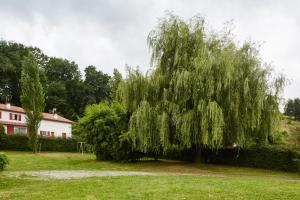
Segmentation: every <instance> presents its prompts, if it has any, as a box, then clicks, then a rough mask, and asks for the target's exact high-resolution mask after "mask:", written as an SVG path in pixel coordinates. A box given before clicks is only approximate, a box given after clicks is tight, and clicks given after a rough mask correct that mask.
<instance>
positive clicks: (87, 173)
mask: <svg viewBox="0 0 300 200" xmlns="http://www.w3.org/2000/svg"><path fill="white" fill-rule="evenodd" d="M6 175H7V176H10V177H22V176H32V177H39V178H46V179H80V178H88V177H103V176H210V175H209V174H207V175H202V174H191V173H159V172H138V171H100V170H50V171H24V172H10V173H8V174H6Z"/></svg>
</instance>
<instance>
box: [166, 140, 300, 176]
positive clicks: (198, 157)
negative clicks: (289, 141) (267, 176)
mask: <svg viewBox="0 0 300 200" xmlns="http://www.w3.org/2000/svg"><path fill="white" fill-rule="evenodd" d="M161 158H164V159H171V160H182V161H192V162H193V161H194V162H195V161H201V162H204V163H211V164H221V165H232V166H244V167H256V168H264V169H274V170H283V171H291V172H300V151H297V150H294V149H289V148H286V147H282V146H275V145H274V146H273V145H269V146H252V147H250V148H247V149H219V150H209V149H204V150H201V151H198V152H197V151H195V150H194V149H191V150H183V151H177V150H176V149H173V150H170V151H168V152H166V154H165V155H164V156H161Z"/></svg>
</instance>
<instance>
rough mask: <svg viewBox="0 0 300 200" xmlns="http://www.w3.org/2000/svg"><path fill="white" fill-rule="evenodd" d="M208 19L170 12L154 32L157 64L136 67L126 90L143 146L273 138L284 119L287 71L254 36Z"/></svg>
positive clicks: (133, 131)
mask: <svg viewBox="0 0 300 200" xmlns="http://www.w3.org/2000/svg"><path fill="white" fill-rule="evenodd" d="M204 27H205V24H204V19H203V18H201V17H194V18H192V19H191V20H190V21H189V22H185V21H183V20H181V19H180V18H178V17H176V16H173V15H170V16H168V17H167V18H165V19H163V20H162V21H161V22H160V24H159V25H158V27H157V29H155V30H153V31H151V32H150V34H149V37H148V43H149V47H150V48H151V50H152V59H151V62H152V64H153V65H154V66H155V68H154V69H153V70H152V71H149V72H148V73H147V74H146V75H143V74H142V73H141V72H139V70H138V69H137V70H133V69H129V70H128V76H127V78H126V79H125V80H124V81H122V82H121V84H120V88H119V89H120V90H119V96H120V97H121V102H122V104H123V105H124V107H125V109H126V110H127V111H128V112H129V113H131V118H130V125H129V133H130V137H131V138H132V139H133V141H134V143H133V145H134V147H135V148H137V149H138V150H140V151H142V152H152V151H159V150H160V149H161V148H162V149H163V150H164V151H165V152H166V151H168V148H178V149H190V148H193V149H201V148H210V149H218V148H222V147H224V146H227V145H230V144H234V143H235V144H237V145H238V146H240V147H247V146H249V145H250V144H252V143H260V144H264V143H268V142H269V141H272V140H274V139H273V136H274V135H273V134H274V132H275V130H277V127H278V125H279V120H280V119H279V115H280V112H279V109H278V105H279V99H280V98H279V94H280V91H281V90H282V87H283V85H284V82H285V81H284V78H283V77H278V78H277V79H274V80H272V79H271V78H270V76H271V70H270V68H269V67H268V66H265V65H264V64H263V63H262V62H261V59H260V58H259V55H258V51H257V50H256V49H255V47H254V45H252V44H251V43H245V44H244V45H242V46H241V47H239V46H238V45H236V44H235V43H234V41H233V39H232V38H231V36H230V35H228V34H227V33H225V34H215V33H214V34H211V33H209V32H208V31H205V28H204Z"/></svg>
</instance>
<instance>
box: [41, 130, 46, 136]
mask: <svg viewBox="0 0 300 200" xmlns="http://www.w3.org/2000/svg"><path fill="white" fill-rule="evenodd" d="M40 135H41V136H47V135H48V132H47V131H40Z"/></svg>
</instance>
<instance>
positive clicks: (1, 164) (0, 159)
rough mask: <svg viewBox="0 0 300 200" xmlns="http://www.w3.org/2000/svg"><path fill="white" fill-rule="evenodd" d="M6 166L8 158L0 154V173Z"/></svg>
mask: <svg viewBox="0 0 300 200" xmlns="http://www.w3.org/2000/svg"><path fill="white" fill-rule="evenodd" d="M8 164H9V161H8V157H7V156H6V155H5V154H4V153H2V152H0V171H2V170H4V168H5V167H6V166H7V165H8Z"/></svg>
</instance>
